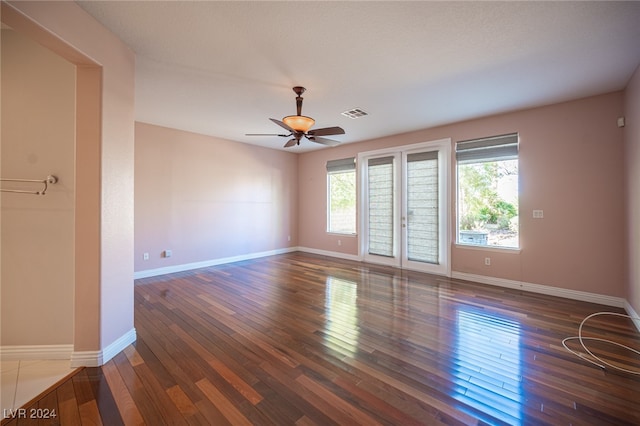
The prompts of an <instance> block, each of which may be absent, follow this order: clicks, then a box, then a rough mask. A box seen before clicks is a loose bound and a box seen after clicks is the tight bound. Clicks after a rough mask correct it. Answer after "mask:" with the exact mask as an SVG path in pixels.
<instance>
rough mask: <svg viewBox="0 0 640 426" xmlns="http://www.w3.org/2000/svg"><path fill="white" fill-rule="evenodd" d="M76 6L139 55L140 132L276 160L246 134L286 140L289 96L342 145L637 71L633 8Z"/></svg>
mask: <svg viewBox="0 0 640 426" xmlns="http://www.w3.org/2000/svg"><path fill="white" fill-rule="evenodd" d="M78 3H79V4H80V6H82V7H83V8H84V9H85V10H86V11H87V12H89V13H90V14H91V15H93V16H94V17H95V18H96V19H97V20H98V21H100V22H102V23H103V24H104V25H105V26H106V27H108V28H109V29H111V31H113V32H114V33H115V34H117V35H118V36H119V37H120V38H121V39H122V40H123V41H124V42H125V43H126V44H128V45H129V46H130V47H131V48H132V49H133V50H134V51H135V52H136V54H137V60H136V119H137V120H138V121H142V122H147V123H153V124H158V125H161V126H167V127H172V128H176V129H183V130H188V131H192V132H196V133H202V134H207V135H212V136H217V137H221V138H225V139H230V140H234V141H240V142H247V143H252V144H257V145H262V146H266V147H270V148H275V149H281V148H282V145H283V144H284V143H285V142H286V141H287V139H285V138H278V137H256V136H254V137H249V136H245V133H282V132H281V130H282V129H281V128H279V127H278V126H276V125H275V124H273V123H272V122H270V121H269V120H268V118H276V119H279V120H280V119H282V117H284V116H285V115H290V114H295V94H294V93H293V91H292V90H291V88H292V87H293V86H296V85H301V86H305V87H306V88H307V92H306V93H305V94H304V95H303V97H304V99H305V100H304V106H303V110H302V113H303V114H304V115H309V116H311V117H313V118H315V119H316V125H315V128H319V127H328V126H341V127H342V128H344V129H345V131H346V134H345V135H342V136H336V137H331V138H333V139H336V140H339V141H341V142H342V143H349V142H356V141H361V140H366V139H372V138H377V137H382V136H387V135H392V134H398V133H403V132H407V131H412V130H418V129H424V128H429V127H433V126H437V125H441V124H446V123H452V122H456V121H461V120H466V119H471V118H477V117H481V116H486V115H491V114H496V113H500V112H505V111H510V110H515V109H522V108H529V107H534V106H540V105H546V104H551V103H556V102H561V101H566V100H571V99H577V98H581V97H586V96H591V95H595V94H601V93H606V92H611V91H615V90H621V89H623V88H624V87H625V86H626V84H627V82H628V81H629V78H630V77H631V75H632V74H633V72H634V70H635V69H636V68H637V67H638V64H639V63H640V2H635V1H632V2H608V1H607V2H564V1H563V2H423V1H409V2H400V1H375V2H360V1H349V2H342V1H326V2H315V1H285V2H271V1H252V2H245V1H227V2H224V1H170V2H158V1H117V2H116V1H80V2H78ZM352 108H361V109H363V110H365V111H367V112H368V113H369V115H368V116H366V117H363V118H359V119H356V120H352V119H349V118H346V117H344V116H342V115H341V114H340V113H341V112H342V111H345V110H348V109H352ZM319 148H324V149H330V148H325V147H324V146H322V145H318V144H313V143H311V142H309V141H306V140H303V143H302V144H301V145H300V146H299V147H295V148H291V149H289V150H291V151H293V152H303V151H307V150H310V149H319Z"/></svg>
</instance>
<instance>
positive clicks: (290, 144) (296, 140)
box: [284, 138, 298, 148]
mask: <svg viewBox="0 0 640 426" xmlns="http://www.w3.org/2000/svg"><path fill="white" fill-rule="evenodd" d="M297 143H298V139H296V138H293V139H290V140H289V142H287V143H285V144H284V147H285V148H289V147H291V146H294V145H296V144H297Z"/></svg>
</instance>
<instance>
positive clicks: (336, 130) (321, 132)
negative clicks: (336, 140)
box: [307, 127, 344, 136]
mask: <svg viewBox="0 0 640 426" xmlns="http://www.w3.org/2000/svg"><path fill="white" fill-rule="evenodd" d="M307 134H309V135H310V136H330V135H344V129H342V127H323V128H322V129H314V130H309V131H308V132H307Z"/></svg>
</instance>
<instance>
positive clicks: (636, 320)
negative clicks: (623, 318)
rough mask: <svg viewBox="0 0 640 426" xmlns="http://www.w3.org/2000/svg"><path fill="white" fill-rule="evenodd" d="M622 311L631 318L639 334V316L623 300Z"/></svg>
mask: <svg viewBox="0 0 640 426" xmlns="http://www.w3.org/2000/svg"><path fill="white" fill-rule="evenodd" d="M624 310H625V311H627V315H629V316H630V317H631V321H633V323H634V324H635V326H636V328H637V329H638V332H640V315H638V313H637V312H636V311H635V309H633V306H631V304H630V303H629V302H628V301H626V300H625V305H624Z"/></svg>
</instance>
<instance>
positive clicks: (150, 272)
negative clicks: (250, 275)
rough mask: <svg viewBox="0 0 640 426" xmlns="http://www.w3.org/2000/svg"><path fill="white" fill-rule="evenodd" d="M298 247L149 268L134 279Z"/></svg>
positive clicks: (264, 255) (291, 249) (246, 258)
mask: <svg viewBox="0 0 640 426" xmlns="http://www.w3.org/2000/svg"><path fill="white" fill-rule="evenodd" d="M298 250H299V249H298V247H287V248H284V249H277V250H269V251H263V252H258V253H249V254H243V255H240V256H232V257H223V258H219V259H211V260H205V261H202V262H193V263H185V264H182V265H173V266H165V267H163V268H156V269H147V270H145V271H137V272H135V273H134V274H133V278H134V279H136V280H137V279H139V278H149V277H157V276H158V275H165V274H173V273H175V272H184V271H191V270H193V269H200V268H208V267H210V266H217V265H224V264H225V263H233V262H240V261H243V260H250V259H257V258H260V257H267V256H273V255H276V254H283V253H291V252H294V251H298Z"/></svg>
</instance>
